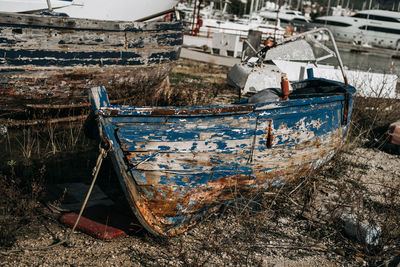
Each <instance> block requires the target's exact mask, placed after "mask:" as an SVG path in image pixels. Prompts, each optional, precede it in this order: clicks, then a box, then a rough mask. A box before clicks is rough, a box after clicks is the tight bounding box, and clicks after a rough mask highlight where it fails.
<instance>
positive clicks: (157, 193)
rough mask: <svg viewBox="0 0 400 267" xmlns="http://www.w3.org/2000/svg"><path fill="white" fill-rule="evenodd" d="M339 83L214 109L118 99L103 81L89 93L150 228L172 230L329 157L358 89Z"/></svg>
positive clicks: (140, 215)
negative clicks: (112, 101)
mask: <svg viewBox="0 0 400 267" xmlns="http://www.w3.org/2000/svg"><path fill="white" fill-rule="evenodd" d="M335 85H338V86H337V88H338V89H337V91H336V92H335V93H331V94H327V95H325V96H322V95H318V94H314V93H312V94H310V93H309V91H308V92H306V91H307V90H308V89H307V88H301V86H300V88H299V89H298V91H299V92H300V93H299V94H297V96H296V95H295V94H294V95H293V99H291V100H288V101H281V102H271V103H261V104H254V105H250V104H241V105H231V106H214V107H210V106H209V107H183V108H174V107H167V108H143V107H121V106H110V105H109V103H108V101H107V97H106V93H105V90H104V88H103V87H100V88H93V89H92V94H91V96H92V106H93V108H94V110H95V112H96V114H97V115H98V116H99V123H100V129H101V131H100V132H101V133H102V136H103V137H105V138H106V139H109V140H110V141H111V142H112V144H113V152H112V158H113V161H114V166H115V168H116V170H117V173H118V174H119V176H120V181H121V184H122V187H123V188H124V190H125V193H126V195H127V198H128V199H129V201H130V203H131V206H132V209H133V211H134V212H135V214H136V215H137V217H138V218H139V219H140V221H141V222H142V224H143V225H144V226H145V227H146V228H147V229H148V230H149V231H150V232H152V233H154V234H157V235H163V236H173V235H176V234H179V233H181V232H183V231H185V230H186V229H187V228H188V227H190V226H191V225H193V224H194V223H195V222H196V221H197V220H198V219H200V218H201V217H203V216H205V215H206V214H208V213H209V212H211V211H212V210H213V209H214V208H215V207H217V206H218V205H220V204H221V203H224V202H226V201H230V200H232V199H234V198H235V197H237V196H238V195H241V194H252V193H255V192H257V191H258V190H265V189H267V188H269V187H270V186H273V185H279V184H282V183H285V182H288V181H290V180H292V179H296V178H298V177H301V176H304V175H305V174H306V173H308V172H310V171H311V170H313V169H315V168H317V167H318V166H319V165H321V164H323V163H324V162H326V161H327V160H329V159H330V158H331V157H332V156H333V155H334V153H335V151H336V150H337V148H338V147H339V146H340V145H341V144H342V142H343V140H344V138H345V136H346V134H347V131H348V126H349V123H348V122H349V120H350V115H351V109H352V103H353V94H354V92H355V90H354V88H352V87H349V86H344V85H343V84H339V83H335ZM302 90H303V91H304V92H306V93H305V94H302V93H301V91H302Z"/></svg>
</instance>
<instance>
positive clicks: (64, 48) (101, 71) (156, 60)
mask: <svg viewBox="0 0 400 267" xmlns="http://www.w3.org/2000/svg"><path fill="white" fill-rule="evenodd" d="M182 38H183V34H182V25H181V22H179V21H175V22H158V21H151V22H131V21H102V20H91V19H77V18H69V17H62V16H43V15H30V14H18V13H6V12H0V95H1V98H0V120H2V121H5V123H9V122H10V121H12V120H17V119H27V115H26V114H27V112H28V111H29V110H31V109H42V110H44V109H46V110H59V109H69V108H82V107H88V106H89V104H88V103H87V90H86V89H87V88H90V87H92V86H96V85H102V84H104V85H107V86H108V87H109V94H110V98H111V99H112V100H114V101H118V100H126V99H128V98H130V97H132V96H135V97H136V98H137V99H139V98H140V97H138V95H140V94H142V95H143V94H152V91H151V90H153V89H154V88H159V87H160V86H162V83H163V82H164V81H165V79H166V77H167V75H168V73H169V72H170V70H171V68H172V66H173V63H174V61H175V60H177V59H178V57H179V51H180V46H181V44H182ZM137 104H151V103H140V102H138V103H137ZM57 114H59V113H57Z"/></svg>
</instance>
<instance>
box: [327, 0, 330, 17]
mask: <svg viewBox="0 0 400 267" xmlns="http://www.w3.org/2000/svg"><path fill="white" fill-rule="evenodd" d="M330 8H331V0H328V8H327V9H326V15H327V16H329V9H330Z"/></svg>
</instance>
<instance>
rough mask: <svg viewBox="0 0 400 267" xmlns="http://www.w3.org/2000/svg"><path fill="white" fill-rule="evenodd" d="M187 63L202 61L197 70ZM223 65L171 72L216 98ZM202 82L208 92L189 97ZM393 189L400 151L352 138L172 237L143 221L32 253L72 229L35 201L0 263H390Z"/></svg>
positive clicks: (395, 213)
mask: <svg viewBox="0 0 400 267" xmlns="http://www.w3.org/2000/svg"><path fill="white" fill-rule="evenodd" d="M194 67H196V68H198V69H199V73H198V74H197V76H196V75H194V73H193V68H194ZM226 71H227V69H226V68H222V67H218V66H207V65H204V64H200V65H199V64H197V63H194V62H191V61H185V62H183V63H180V64H178V66H177V68H175V70H174V72H173V74H172V75H171V77H170V80H171V84H173V85H174V86H175V88H179V87H182V88H183V87H184V86H185V84H186V85H187V84H188V83H190V84H193V86H192V87H191V88H190V90H188V92H187V96H190V95H193V96H194V97H193V98H192V100H193V103H192V104H196V103H197V102H207V101H210V103H211V102H213V101H214V102H215V97H216V96H219V97H221V98H219V99H222V100H221V101H222V102H227V101H228V102H232V101H234V100H235V94H234V92H232V89H229V88H228V87H227V86H226V85H225V75H226ZM205 72H208V73H209V74H210V73H212V75H206V74H204V73H205ZM202 75H203V76H204V77H202V78H199V77H200V76H202ZM202 87H203V88H206V90H208V91H206V92H207V93H206V94H202V95H201V94H198V95H196V94H195V92H196V91H197V90H199V89H201V88H202ZM215 88H217V89H215ZM187 96H186V97H187ZM171 99H172V100H175V101H177V103H178V104H179V101H183V100H184V97H182V96H177V95H174V94H173V93H171ZM218 101H219V100H218ZM92 163H93V162H92ZM92 163H91V164H89V166H92V165H93V164H92ZM107 167H108V166H107V165H106V167H104V165H103V167H102V171H103V172H109V173H110V172H111V173H112V171H110V170H109V169H107ZM105 169H107V170H105ZM0 174H1V173H0ZM111 176H113V177H114V176H115V175H113V174H111ZM113 179H114V180H112V179H111V181H109V182H111V183H112V184H114V186H111V187H112V188H111V189H110V188H109V187H110V184H106V185H105V186H104V185H103V187H102V189H103V191H105V192H106V193H107V194H108V193H110V192H113V193H112V194H114V195H118V194H119V193H118V190H120V189H119V187H117V186H115V185H116V184H117V181H116V178H115V177H114V178H113ZM399 192H400V155H399V154H396V153H394V154H390V153H387V152H384V151H383V150H380V149H378V148H371V147H366V146H365V145H363V144H360V143H355V142H354V143H352V144H347V145H346V146H345V147H343V149H342V150H341V151H340V152H339V153H337V155H336V156H335V157H334V159H333V160H331V161H330V162H328V163H327V164H325V165H324V166H322V167H321V168H320V169H319V170H317V171H315V172H313V173H311V174H309V175H308V176H306V177H304V178H301V179H299V180H297V181H294V182H292V183H290V184H286V185H283V186H281V187H277V188H272V189H271V190H270V191H268V192H259V193H258V194H256V195H254V196H252V197H251V198H249V197H243V198H238V199H237V200H236V201H235V202H233V203H231V204H229V205H224V206H222V207H221V208H220V210H219V211H218V212H216V213H215V214H213V215H211V216H209V217H208V218H205V219H204V220H202V221H201V222H200V223H199V224H198V225H196V226H195V227H193V228H192V229H190V230H189V231H187V232H186V233H184V234H182V235H180V236H177V237H174V238H168V239H167V238H159V237H154V236H152V235H150V234H148V233H147V232H146V231H145V230H144V229H140V228H137V231H136V232H132V233H130V234H129V235H127V236H125V237H121V238H117V239H114V240H111V241H102V240H98V239H95V238H92V237H90V236H88V235H86V234H83V233H80V232H77V233H75V234H74V235H73V236H72V238H71V240H70V242H69V243H68V244H67V245H60V246H56V247H53V248H51V249H47V250H35V251H32V250H30V248H38V247H42V246H48V245H50V244H54V243H56V242H57V241H59V240H61V239H63V238H64V237H65V236H66V234H67V233H68V232H69V231H70V228H68V227H66V226H65V225H63V224H61V223H60V222H59V217H60V216H61V214H60V213H56V212H54V211H52V210H50V209H48V208H47V207H46V205H45V204H46V203H45V202H40V203H36V206H37V207H39V212H38V213H37V216H36V217H35V218H34V219H30V220H27V222H26V223H25V224H24V226H23V227H20V228H18V229H17V230H16V231H15V240H14V242H13V243H12V244H11V246H5V245H4V246H3V247H1V246H0V252H5V251H9V250H10V249H22V252H18V253H10V254H8V255H1V254H0V266H99V265H102V266H186V265H205V266H222V265H228V266H230V265H233V266H236V265H241V266H354V265H356V266H366V265H373V266H376V265H378V266H379V265H380V266H385V265H386V266H388V265H389V264H393V265H389V266H396V265H397V264H398V260H399V257H400V256H397V255H400V250H399V247H400V237H399V236H400V226H399V225H398V222H399V221H400V199H399V198H400V196H399ZM113 200H115V199H113ZM116 201H117V202H118V201H119V200H118V199H117V200H116ZM120 201H121V200H120ZM31 205H32V206H35V205H34V204H31ZM121 205H122V206H124V205H125V204H124V203H122V204H121ZM125 212H126V213H127V214H129V212H130V211H125ZM346 216H352V217H353V218H355V220H356V221H357V222H359V223H364V224H365V225H369V226H374V227H375V226H379V227H380V229H381V230H380V235H379V239H378V242H377V244H376V245H368V244H365V242H363V241H362V240H361V239H357V236H351V235H350V234H349V233H347V232H346V231H345V229H344V220H345V218H346ZM0 237H1V236H0ZM396 256H397V257H396Z"/></svg>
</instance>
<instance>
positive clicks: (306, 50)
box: [228, 29, 400, 99]
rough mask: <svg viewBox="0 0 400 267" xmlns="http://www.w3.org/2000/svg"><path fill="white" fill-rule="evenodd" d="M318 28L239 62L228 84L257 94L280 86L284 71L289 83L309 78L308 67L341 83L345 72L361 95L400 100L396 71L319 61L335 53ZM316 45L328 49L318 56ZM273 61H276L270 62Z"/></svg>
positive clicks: (229, 77)
mask: <svg viewBox="0 0 400 267" xmlns="http://www.w3.org/2000/svg"><path fill="white" fill-rule="evenodd" d="M321 30H322V29H321ZM318 31H320V30H314V31H310V32H309V33H313V34H309V33H305V34H307V35H308V38H307V41H306V40H296V38H299V37H300V36H301V35H298V36H293V37H290V38H287V39H285V40H283V41H281V43H280V45H278V46H276V47H273V48H271V49H270V50H268V51H267V52H266V53H265V55H264V56H261V54H260V53H259V54H258V56H259V57H253V58H250V59H247V60H246V61H243V62H241V63H239V64H236V65H235V66H234V67H233V68H232V70H231V71H230V72H229V73H228V84H230V85H232V86H234V87H238V88H240V90H241V94H242V95H247V94H254V93H258V92H260V91H262V90H264V89H266V88H279V87H280V86H281V79H282V73H285V75H286V77H287V79H288V80H289V81H290V82H296V81H300V80H303V79H304V78H306V77H307V70H308V69H312V70H313V73H314V76H315V77H317V78H324V79H329V80H334V81H339V82H343V74H345V76H346V78H347V81H345V82H348V83H349V84H351V85H352V86H355V87H357V88H358V90H357V95H358V96H361V97H373V98H391V99H400V91H399V89H398V88H397V86H398V85H397V82H398V77H397V75H395V74H383V73H374V72H370V71H361V70H344V68H336V67H334V66H331V65H326V64H325V65H324V64H319V62H320V61H323V60H325V59H327V58H330V57H333V56H335V53H334V52H333V51H331V50H330V49H329V48H328V47H326V46H324V45H322V44H321V43H320V42H318V40H317V39H315V33H316V32H318ZM313 47H314V48H313ZM315 47H319V48H320V49H323V50H325V55H323V56H321V57H319V58H318V57H317V56H316V53H315V52H316V51H315ZM271 61H272V63H273V64H270V63H269V62H271ZM261 62H262V63H261ZM267 62H268V63H267Z"/></svg>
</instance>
